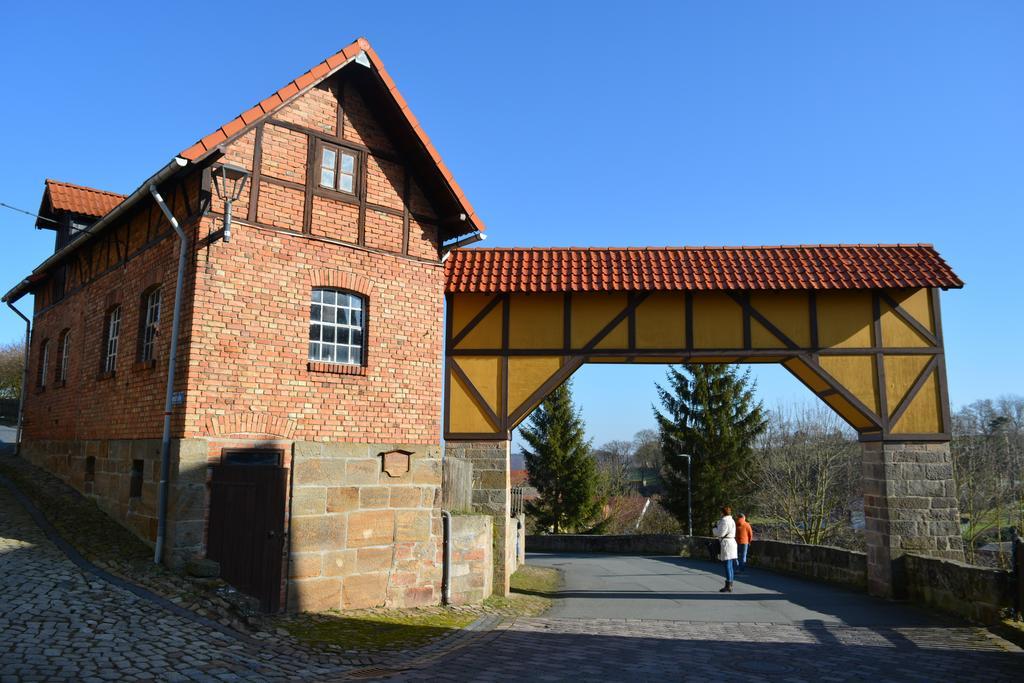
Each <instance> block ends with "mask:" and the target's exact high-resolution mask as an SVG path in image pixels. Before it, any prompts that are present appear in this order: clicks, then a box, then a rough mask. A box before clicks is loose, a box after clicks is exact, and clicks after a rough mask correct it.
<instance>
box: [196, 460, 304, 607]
mask: <svg viewBox="0 0 1024 683" xmlns="http://www.w3.org/2000/svg"><path fill="white" fill-rule="evenodd" d="M286 492H287V470H285V469H284V468H282V467H276V466H270V465H247V464H221V465H215V466H214V467H213V479H212V481H211V483H210V525H209V532H208V534H207V545H206V556H207V557H209V558H210V559H212V560H216V561H217V562H219V563H220V575H221V578H222V579H224V580H225V581H227V582H228V583H230V584H231V585H232V586H234V587H235V588H237V589H238V590H240V591H242V592H243V593H246V594H247V595H251V596H253V597H255V598H258V599H259V600H260V603H261V605H262V606H263V609H264V610H266V611H268V612H276V611H278V609H279V608H280V604H281V562H282V554H283V551H284V510H285V495H286Z"/></svg>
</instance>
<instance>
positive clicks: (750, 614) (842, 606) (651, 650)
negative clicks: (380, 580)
mask: <svg viewBox="0 0 1024 683" xmlns="http://www.w3.org/2000/svg"><path fill="white" fill-rule="evenodd" d="M528 561H529V562H530V563H534V564H539V565H545V566H553V567H558V568H559V569H561V570H562V571H563V572H564V577H565V587H564V591H563V593H562V598H561V599H560V600H558V601H557V602H556V605H555V607H554V608H553V610H552V612H551V613H550V614H549V615H548V616H546V617H545V618H539V619H522V620H519V621H517V622H516V623H515V624H513V625H512V626H511V627H509V628H507V629H505V630H503V631H500V632H495V633H493V634H491V635H489V636H487V637H484V638H481V639H480V640H478V641H475V642H472V643H470V644H468V645H466V646H465V647H464V648H462V649H460V650H458V651H456V652H453V653H451V654H449V655H448V656H446V657H444V658H442V659H440V660H438V661H437V662H435V663H432V664H430V665H428V666H425V667H423V668H421V669H418V670H410V671H404V672H401V673H400V674H398V675H396V676H395V677H394V680H407V681H431V682H432V683H440V682H442V681H460V682H462V681H502V680H511V679H521V680H530V681H596V680H609V681H634V680H635V681H658V682H659V683H660V682H663V681H718V680H722V681H744V682H746V681H751V680H755V681H756V680H784V681H871V682H872V683H876V682H878V681H958V680H962V681H978V680H982V681H986V682H988V681H1011V680H1012V681H1020V680H1021V679H1022V674H1021V672H1022V671H1024V653H1021V651H1020V649H1019V648H1016V647H1015V646H1013V645H1010V644H1009V643H1006V642H1005V641H1001V640H999V639H995V638H993V637H991V636H989V635H988V634H986V633H985V632H984V631H983V630H981V629H976V628H972V627H968V626H965V625H963V624H957V623H951V622H947V621H943V620H938V619H935V618H933V617H931V616H930V615H928V614H926V613H924V612H920V611H918V610H915V609H912V608H909V607H906V606H901V605H895V604H891V603H885V602H882V601H879V600H874V599H872V598H868V597H866V596H863V595H860V594H857V593H853V592H848V591H842V590H838V589H834V588H829V587H827V586H823V585H821V584H815V583H811V582H805V581H800V580H797V579H791V578H787V577H782V576H775V575H772V574H769V573H767V572H759V571H757V570H751V572H750V573H749V574H747V575H746V576H744V577H743V578H742V579H741V580H740V581H739V582H737V586H736V592H735V593H733V594H721V593H718V589H719V588H721V586H722V583H723V579H720V578H719V576H718V574H717V566H716V565H713V564H710V563H705V562H700V561H691V560H683V559H680V558H676V557H624V556H611V555H536V556H531V557H530V558H529V560H528Z"/></svg>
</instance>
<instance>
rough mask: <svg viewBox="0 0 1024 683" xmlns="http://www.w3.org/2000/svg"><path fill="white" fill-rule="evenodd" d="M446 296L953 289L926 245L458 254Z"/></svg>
mask: <svg viewBox="0 0 1024 683" xmlns="http://www.w3.org/2000/svg"><path fill="white" fill-rule="evenodd" d="M445 273H446V275H447V288H446V291H447V292H448V293H460V292H461V293H467V292H477V293H498V292H621V291H686V290H693V291H712V290H801V289H814V290H829V289H889V288H901V287H942V288H959V287H963V284H964V283H963V282H962V281H961V280H960V278H958V277H957V276H956V274H955V273H954V272H953V270H952V268H950V267H949V265H948V264H947V263H946V262H945V261H944V260H943V259H942V257H941V256H939V253H938V252H937V251H935V249H934V247H932V245H930V244H835V245H825V244H821V245H798V246H768V247H642V248H619V247H611V248H536V249H519V248H495V249H461V250H457V251H455V252H454V253H452V255H451V257H450V258H449V259H448V260H447V262H446V263H445Z"/></svg>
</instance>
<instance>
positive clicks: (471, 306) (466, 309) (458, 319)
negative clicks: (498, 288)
mask: <svg viewBox="0 0 1024 683" xmlns="http://www.w3.org/2000/svg"><path fill="white" fill-rule="evenodd" d="M494 297H495V295H493V294H456V295H454V296H452V307H451V310H449V311H448V315H450V316H451V317H452V336H453V337H456V336H458V334H459V333H460V332H462V330H463V328H464V327H466V325H468V324H469V321H470V320H472V319H473V317H474V316H475V315H476V314H477V313H479V312H480V311H481V310H483V307H484V306H486V305H487V304H488V303H490V301H491V299H493V298H494Z"/></svg>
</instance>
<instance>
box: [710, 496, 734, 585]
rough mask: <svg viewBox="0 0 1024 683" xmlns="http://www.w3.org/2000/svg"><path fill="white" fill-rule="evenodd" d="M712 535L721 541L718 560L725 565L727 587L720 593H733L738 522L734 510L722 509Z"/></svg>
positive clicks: (726, 507)
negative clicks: (733, 516)
mask: <svg viewBox="0 0 1024 683" xmlns="http://www.w3.org/2000/svg"><path fill="white" fill-rule="evenodd" d="M712 533H713V534H714V535H715V538H717V539H719V540H720V541H721V544H722V545H721V549H720V550H719V551H718V559H719V560H721V561H722V562H723V563H725V587H724V588H720V589H719V590H718V592H719V593H732V582H733V581H734V580H735V576H736V575H735V573H734V571H735V569H734V567H735V564H736V522H735V521H734V520H733V518H732V508H731V507H729V506H728V505H726V506H725V507H723V508H722V518H721V519H720V520H718V523H717V524H715V528H714V530H713V531H712Z"/></svg>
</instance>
